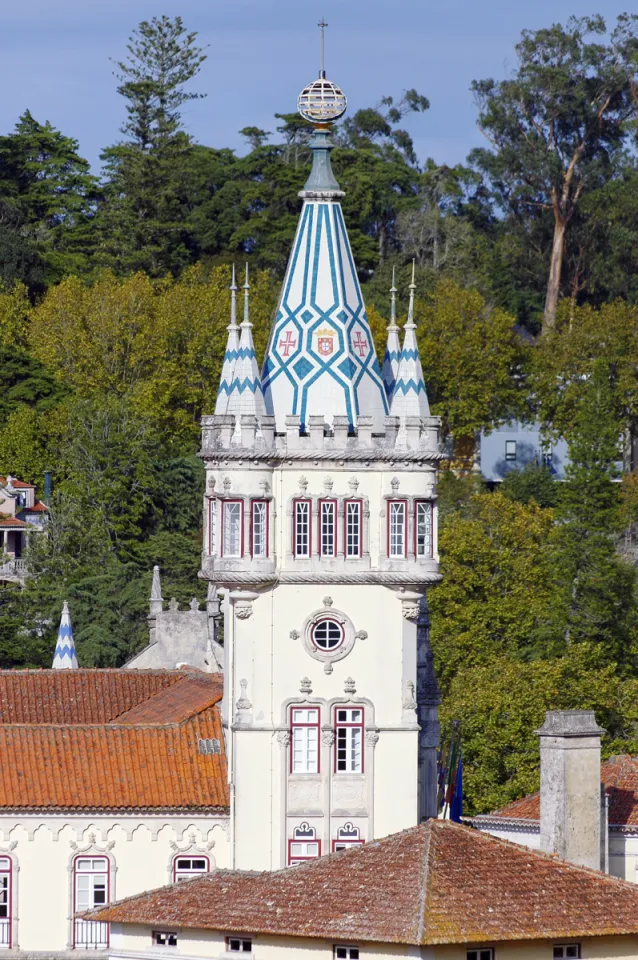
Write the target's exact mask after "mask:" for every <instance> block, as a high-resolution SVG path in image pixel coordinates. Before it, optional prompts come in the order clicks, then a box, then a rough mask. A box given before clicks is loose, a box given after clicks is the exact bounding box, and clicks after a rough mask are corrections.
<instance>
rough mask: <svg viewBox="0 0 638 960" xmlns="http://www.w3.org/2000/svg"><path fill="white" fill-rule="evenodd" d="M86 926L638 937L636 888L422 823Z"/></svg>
mask: <svg viewBox="0 0 638 960" xmlns="http://www.w3.org/2000/svg"><path fill="white" fill-rule="evenodd" d="M87 916H90V917H91V918H93V919H99V920H106V921H111V922H115V923H135V924H144V925H149V926H154V925H156V924H162V925H163V926H166V925H170V926H176V927H182V928H184V927H186V928H189V929H196V930H197V929H212V930H219V931H226V932H237V931H241V932H245V933H267V934H274V935H282V936H292V937H316V938H321V939H327V940H341V941H346V942H348V941H350V942H355V943H356V942H366V941H377V942H382V943H408V944H443V943H477V942H500V941H507V940H538V939H563V938H565V939H567V938H569V939H571V938H579V937H582V936H588V937H592V936H603V935H618V934H636V933H638V886H637V885H635V884H632V883H627V882H625V881H624V880H617V879H615V878H613V877H609V876H606V875H605V874H601V873H599V872H598V871H595V870H587V869H585V868H583V867H576V866H573V865H572V864H569V863H565V862H564V861H562V860H559V859H558V858H556V857H552V856H549V855H548V854H543V853H538V852H536V851H533V850H529V849H527V848H526V847H521V846H519V845H518V844H514V843H509V842H508V841H506V840H498V839H496V838H495V837H491V836H489V835H488V834H484V833H480V832H479V831H477V830H472V829H470V828H469V827H464V826H459V825H457V824H453V823H450V821H444V820H430V821H428V823H426V824H423V825H422V826H420V827H415V828H413V829H411V830H405V831H403V832H402V833H397V834H394V835H393V836H390V837H386V838H385V839H384V840H377V841H373V842H371V843H367V844H363V845H361V846H358V847H355V848H351V849H350V850H346V851H343V852H342V853H336V854H332V855H330V856H327V857H321V858H319V859H317V860H313V861H308V862H307V863H304V864H302V865H300V866H296V867H289V868H288V869H286V870H280V871H278V872H276V873H242V872H236V871H228V870H220V871H218V872H216V873H212V874H208V875H206V876H204V877H201V878H198V879H196V880H191V881H190V882H189V883H181V884H173V885H171V886H168V887H162V888H160V889H159V890H155V891H152V892H150V893H144V894H140V895H138V896H136V897H130V898H129V899H127V900H123V901H121V902H120V903H118V904H113V905H111V906H109V907H106V908H104V909H102V910H96V911H93V912H92V913H90V914H87Z"/></svg>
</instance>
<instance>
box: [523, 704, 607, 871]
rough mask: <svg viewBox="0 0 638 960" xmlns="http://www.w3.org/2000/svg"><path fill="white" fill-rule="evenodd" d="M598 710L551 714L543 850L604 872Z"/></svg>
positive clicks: (545, 739)
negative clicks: (596, 714)
mask: <svg viewBox="0 0 638 960" xmlns="http://www.w3.org/2000/svg"><path fill="white" fill-rule="evenodd" d="M604 732H605V731H604V730H603V728H602V727H599V726H598V724H597V723H596V718H595V716H594V712H593V710H548V711H547V713H546V714H545V723H544V724H543V726H542V727H541V728H540V730H537V731H536V733H537V735H538V737H540V749H541V850H545V851H546V852H547V853H556V854H558V856H559V857H562V858H563V859H564V860H570V861H571V862H572V863H576V864H579V865H580V866H584V867H592V868H593V869H595V870H600V869H601V866H602V864H601V791H600V738H601V736H602V734H603V733H604Z"/></svg>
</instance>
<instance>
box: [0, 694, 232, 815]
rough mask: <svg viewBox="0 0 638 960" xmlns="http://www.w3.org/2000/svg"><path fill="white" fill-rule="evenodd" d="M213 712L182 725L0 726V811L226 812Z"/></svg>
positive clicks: (216, 716)
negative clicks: (213, 745)
mask: <svg viewBox="0 0 638 960" xmlns="http://www.w3.org/2000/svg"><path fill="white" fill-rule="evenodd" d="M199 738H215V739H217V740H219V741H220V745H221V744H223V734H222V728H221V720H220V716H219V711H218V710H217V708H216V707H210V708H209V709H208V710H204V711H203V712H202V713H200V714H199V715H198V716H197V717H194V718H193V719H192V720H188V721H186V722H185V723H182V724H154V725H150V724H149V725H144V726H138V725H132V724H121V725H118V724H105V725H101V724H92V725H88V726H85V725H79V724H74V725H71V724H68V725H65V724H59V725H55V724H42V725H40V724H6V725H2V726H0V756H2V757H3V760H4V762H3V776H2V778H0V809H2V808H4V809H7V808H10V809H18V808H19V809H41V808H43V807H46V808H47V810H48V811H51V810H54V809H59V810H69V809H153V808H155V809H167V808H171V809H184V810H193V809H213V808H225V807H227V806H228V790H227V782H226V780H227V777H226V758H225V756H224V754H223V753H220V754H212V755H211V754H207V755H203V754H200V753H199V751H198V740H199Z"/></svg>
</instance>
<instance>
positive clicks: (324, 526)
mask: <svg viewBox="0 0 638 960" xmlns="http://www.w3.org/2000/svg"><path fill="white" fill-rule="evenodd" d="M319 551H320V553H321V556H322V557H335V556H336V555H337V501H336V500H320V501H319Z"/></svg>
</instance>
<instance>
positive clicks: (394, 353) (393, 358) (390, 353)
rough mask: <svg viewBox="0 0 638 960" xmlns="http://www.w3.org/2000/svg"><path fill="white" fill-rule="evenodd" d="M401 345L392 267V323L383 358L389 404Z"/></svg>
mask: <svg viewBox="0 0 638 960" xmlns="http://www.w3.org/2000/svg"><path fill="white" fill-rule="evenodd" d="M400 355H401V344H400V343H399V327H398V326H397V288H396V285H395V274H394V267H392V286H391V287H390V323H389V324H388V341H387V343H386V348H385V355H384V357H383V369H382V371H381V372H382V376H383V386H384V387H385V392H386V396H387V398H388V403H390V402H391V401H392V394H393V393H394V386H395V384H396V382H397V374H398V372H399V357H400Z"/></svg>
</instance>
